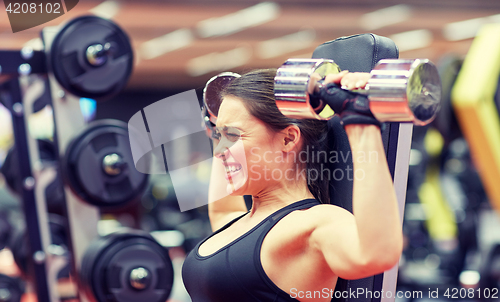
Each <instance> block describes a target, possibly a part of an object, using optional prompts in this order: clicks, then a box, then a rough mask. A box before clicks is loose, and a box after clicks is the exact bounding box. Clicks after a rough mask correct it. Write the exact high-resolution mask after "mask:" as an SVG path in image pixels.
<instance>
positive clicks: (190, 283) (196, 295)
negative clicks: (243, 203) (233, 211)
mask: <svg viewBox="0 0 500 302" xmlns="http://www.w3.org/2000/svg"><path fill="white" fill-rule="evenodd" d="M318 204H320V203H319V202H318V201H317V200H315V199H305V200H301V201H298V202H295V203H292V204H290V205H288V206H286V207H284V208H282V209H280V210H278V211H276V212H275V213H273V214H272V215H270V216H269V217H267V218H266V219H264V220H263V221H261V222H260V223H259V224H258V225H256V226H255V227H253V228H252V229H251V230H250V231H248V232H246V233H245V234H243V235H242V236H241V237H239V238H238V239H236V240H234V241H233V242H231V243H229V244H227V245H226V246H224V247H222V248H221V249H219V250H218V251H216V252H214V253H213V254H211V255H208V256H201V255H200V254H199V253H198V249H199V247H200V245H201V244H203V242H205V241H207V240H208V239H209V238H210V237H212V236H214V235H215V234H218V233H220V232H222V231H224V230H225V229H227V228H228V227H229V226H231V225H232V224H233V223H234V222H236V221H237V220H239V219H240V218H242V217H243V216H244V215H246V214H244V215H242V216H240V217H238V218H236V219H234V220H232V221H231V222H229V223H228V224H226V225H225V226H224V227H222V228H220V229H219V230H217V231H216V232H215V233H214V234H212V235H211V236H209V237H208V238H206V239H205V240H203V241H201V242H200V243H198V244H197V245H196V246H195V247H194V249H193V250H192V251H191V252H190V253H189V254H188V256H187V257H186V260H185V261H184V264H183V266H182V279H183V280H184V285H185V286H186V289H187V291H188V293H189V295H190V296H191V299H192V301H193V302H247V301H248V302H250V301H252V302H256V301H257V302H267V301H269V302H286V301H295V302H296V301H298V300H296V299H294V298H291V297H290V294H288V293H286V292H284V291H283V290H281V289H280V288H279V287H278V286H276V285H275V284H274V283H273V282H272V281H271V279H269V277H268V276H267V275H266V273H265V272H264V268H263V267H262V263H261V262H260V250H261V247H262V242H263V241H264V237H266V235H267V233H268V232H269V231H270V230H271V228H272V227H273V226H274V225H275V224H276V223H278V221H280V219H282V218H283V217H285V216H286V215H288V214H289V213H291V212H293V211H296V210H302V209H308V208H310V207H313V206H316V205H318ZM247 214H248V213H247Z"/></svg>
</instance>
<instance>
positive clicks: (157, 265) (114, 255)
mask: <svg viewBox="0 0 500 302" xmlns="http://www.w3.org/2000/svg"><path fill="white" fill-rule="evenodd" d="M137 267H143V268H146V269H147V270H148V271H149V272H151V273H152V274H151V275H152V276H151V283H150V285H149V287H147V288H145V289H143V290H136V289H133V288H132V287H131V286H130V284H129V278H128V277H129V275H130V271H131V270H132V269H133V268H137ZM80 276H81V280H82V281H83V282H84V285H85V290H86V291H87V293H88V294H91V295H93V296H94V297H95V298H96V300H97V301H120V302H129V301H130V302H132V301H148V302H149V301H151V302H164V301H166V300H167V298H168V296H169V295H170V292H171V290H172V285H173V278H174V272H173V266H172V261H171V260H170V257H169V255H168V251H167V250H166V249H165V248H164V247H162V246H161V245H160V244H158V242H156V240H154V239H153V238H152V237H151V235H149V234H148V233H146V232H144V231H140V230H132V229H128V230H122V231H120V232H116V233H113V234H110V235H108V236H105V237H102V238H100V239H98V240H97V241H95V242H93V243H92V244H91V245H90V246H89V248H88V249H87V251H86V252H85V255H84V258H83V260H82V265H81V271H80Z"/></svg>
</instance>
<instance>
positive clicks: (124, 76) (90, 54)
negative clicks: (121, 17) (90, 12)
mask: <svg viewBox="0 0 500 302" xmlns="http://www.w3.org/2000/svg"><path fill="white" fill-rule="evenodd" d="M133 61H134V58H133V52H132V47H131V45H130V40H129V38H128V36H127V34H126V33H125V32H124V31H123V30H122V29H121V28H120V27H118V25H116V24H115V23H113V22H111V21H109V20H107V19H103V18H99V17H96V16H84V17H79V18H76V19H74V20H72V21H70V22H69V23H68V24H66V25H65V26H64V27H63V28H62V29H61V30H60V31H59V32H58V33H57V35H56V37H55V38H54V41H53V42H52V46H51V50H50V65H51V68H52V71H53V73H54V76H55V77H56V79H57V81H58V82H59V83H60V84H61V86H62V87H64V88H65V89H66V90H68V91H69V92H71V93H73V94H75V95H77V96H80V97H87V98H93V99H96V100H102V99H104V98H109V97H110V96H112V95H114V94H116V93H118V92H119V91H120V90H121V89H123V87H124V86H125V85H126V83H127V81H128V79H129V77H130V74H131V73H132V66H133Z"/></svg>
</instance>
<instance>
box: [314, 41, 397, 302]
mask: <svg viewBox="0 0 500 302" xmlns="http://www.w3.org/2000/svg"><path fill="white" fill-rule="evenodd" d="M312 57H313V58H323V59H331V60H333V61H334V62H335V63H337V65H339V67H340V69H342V70H349V71H350V72H370V71H371V70H372V69H373V67H375V65H376V64H377V62H378V61H380V60H382V59H397V58H398V57H399V51H398V48H397V47H396V44H395V43H394V42H393V41H392V40H391V39H389V38H386V37H381V36H377V35H375V34H360V35H354V36H349V37H342V38H338V39H335V40H333V41H329V42H325V43H323V44H321V45H320V46H318V47H317V48H316V49H315V50H314V53H313V56H312ZM328 148H329V150H330V152H331V151H333V152H337V157H336V159H337V160H336V161H334V162H333V163H332V162H330V166H329V169H330V174H331V176H332V177H331V180H330V203H332V204H335V205H338V206H340V207H343V208H345V209H347V210H348V211H350V212H351V213H352V188H353V177H354V176H353V173H354V171H353V162H352V154H351V148H350V145H349V141H348V139H347V135H346V133H345V131H344V128H343V127H342V125H341V124H340V119H339V117H338V116H337V115H335V116H334V117H333V118H332V119H331V120H329V121H328ZM380 281H381V279H380V278H374V277H369V278H365V279H361V280H350V281H346V280H342V279H339V280H338V282H337V286H336V288H335V290H336V291H339V292H349V289H354V291H356V288H363V289H367V290H371V289H372V288H373V287H374V284H375V283H377V282H379V283H380ZM332 301H344V302H350V301H356V302H368V301H370V299H362V298H359V297H358V298H357V299H352V298H349V297H348V298H341V299H333V300H332Z"/></svg>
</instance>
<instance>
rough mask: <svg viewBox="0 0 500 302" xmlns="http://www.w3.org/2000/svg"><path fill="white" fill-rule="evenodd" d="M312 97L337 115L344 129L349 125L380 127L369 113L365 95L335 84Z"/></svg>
mask: <svg viewBox="0 0 500 302" xmlns="http://www.w3.org/2000/svg"><path fill="white" fill-rule="evenodd" d="M313 97H315V98H319V99H321V100H323V101H324V102H325V103H327V104H328V105H329V106H330V107H331V108H332V109H333V111H335V113H337V114H339V116H340V121H341V123H342V125H343V126H344V127H345V126H346V125H351V124H366V125H375V126H378V127H380V126H381V123H380V122H379V121H378V120H377V119H376V118H375V117H374V116H373V113H372V112H371V111H370V101H369V100H368V97H367V96H366V95H363V94H359V93H356V92H353V91H349V90H345V89H342V88H340V87H339V86H338V85H337V84H335V83H328V84H326V85H325V86H324V87H323V88H321V89H320V91H319V92H318V93H315V95H314V96H313Z"/></svg>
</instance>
